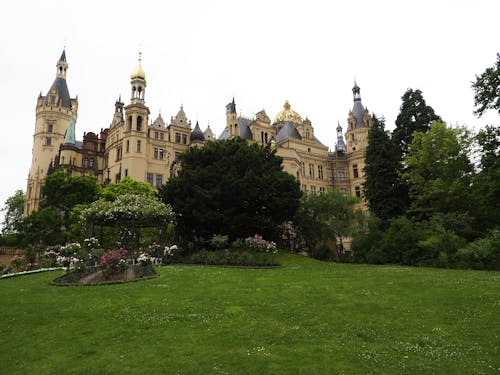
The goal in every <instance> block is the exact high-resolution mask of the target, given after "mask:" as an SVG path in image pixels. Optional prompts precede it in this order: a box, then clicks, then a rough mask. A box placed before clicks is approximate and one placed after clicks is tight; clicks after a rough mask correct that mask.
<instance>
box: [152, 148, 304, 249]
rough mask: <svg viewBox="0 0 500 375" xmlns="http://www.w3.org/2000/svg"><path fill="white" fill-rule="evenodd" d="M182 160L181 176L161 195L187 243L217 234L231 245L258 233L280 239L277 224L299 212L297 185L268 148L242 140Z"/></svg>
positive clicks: (201, 150)
mask: <svg viewBox="0 0 500 375" xmlns="http://www.w3.org/2000/svg"><path fill="white" fill-rule="evenodd" d="M180 161H181V166H182V168H181V170H180V172H179V174H178V176H176V177H173V178H171V179H169V180H168V182H167V183H166V184H165V185H164V186H162V187H161V188H160V189H159V192H158V195H159V197H160V198H161V199H162V200H163V201H164V202H166V203H170V204H171V205H172V208H173V210H174V212H175V213H176V214H177V224H178V231H179V232H180V233H181V234H182V235H183V236H184V238H186V239H189V240H194V241H195V242H200V241H206V240H208V239H210V238H211V237H212V235H213V234H217V233H219V234H223V235H229V239H230V240H231V241H232V240H234V239H236V238H242V237H246V236H251V235H254V234H255V233H259V234H261V235H263V236H264V238H266V239H274V240H276V239H277V235H278V226H279V225H280V224H281V223H283V222H284V221H287V220H290V219H291V218H292V217H293V215H294V214H295V212H296V211H297V209H298V206H299V200H300V196H301V192H300V189H299V183H298V182H297V181H296V179H295V178H294V177H293V176H291V175H290V174H288V173H286V172H284V171H283V169H282V165H281V163H282V159H281V158H280V157H278V156H276V152H275V151H274V150H273V149H271V148H270V147H269V146H265V147H264V146H259V145H257V144H248V143H247V142H246V141H245V140H243V139H240V138H236V139H233V140H230V141H221V142H209V143H208V144H206V145H205V146H204V147H203V148H191V149H189V150H188V151H187V152H185V153H184V154H182V155H181V159H180Z"/></svg>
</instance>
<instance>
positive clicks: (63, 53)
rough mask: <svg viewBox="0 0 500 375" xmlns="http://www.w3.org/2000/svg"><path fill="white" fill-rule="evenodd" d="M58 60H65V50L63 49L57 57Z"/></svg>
mask: <svg viewBox="0 0 500 375" xmlns="http://www.w3.org/2000/svg"><path fill="white" fill-rule="evenodd" d="M59 61H64V62H66V50H65V49H63V51H62V54H61V57H60V58H59Z"/></svg>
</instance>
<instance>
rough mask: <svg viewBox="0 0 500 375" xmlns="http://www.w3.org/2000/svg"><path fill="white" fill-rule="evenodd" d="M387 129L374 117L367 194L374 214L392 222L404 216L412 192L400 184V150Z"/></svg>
mask: <svg viewBox="0 0 500 375" xmlns="http://www.w3.org/2000/svg"><path fill="white" fill-rule="evenodd" d="M384 128H385V123H384V120H383V119H377V118H376V116H373V124H372V126H371V128H370V131H369V133H368V146H367V148H366V155H365V178H366V180H365V186H364V192H365V198H366V200H367V201H368V207H369V208H370V211H371V212H372V213H373V214H375V215H376V216H377V217H379V218H380V219H382V220H384V221H388V220H390V219H392V218H394V217H396V216H398V215H402V214H403V213H404V211H405V209H406V207H407V205H408V203H407V196H408V191H407V189H404V186H402V185H401V184H400V183H399V176H398V169H399V162H400V160H399V157H400V155H399V152H398V149H397V147H396V146H395V145H394V143H393V142H392V141H391V139H390V137H389V134H387V132H386V131H385V130H384ZM402 189H403V190H402Z"/></svg>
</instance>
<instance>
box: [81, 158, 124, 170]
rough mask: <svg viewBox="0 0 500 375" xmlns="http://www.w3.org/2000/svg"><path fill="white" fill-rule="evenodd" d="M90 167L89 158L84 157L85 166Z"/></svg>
mask: <svg viewBox="0 0 500 375" xmlns="http://www.w3.org/2000/svg"><path fill="white" fill-rule="evenodd" d="M117 157H118V156H117ZM88 167H89V158H88V157H84V158H83V168H88Z"/></svg>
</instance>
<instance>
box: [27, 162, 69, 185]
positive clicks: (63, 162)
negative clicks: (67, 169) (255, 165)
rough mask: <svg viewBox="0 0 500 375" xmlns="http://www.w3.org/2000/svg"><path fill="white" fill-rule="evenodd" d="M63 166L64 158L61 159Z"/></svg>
mask: <svg viewBox="0 0 500 375" xmlns="http://www.w3.org/2000/svg"><path fill="white" fill-rule="evenodd" d="M61 164H64V156H62V157H61ZM30 189H31V188H30Z"/></svg>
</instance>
